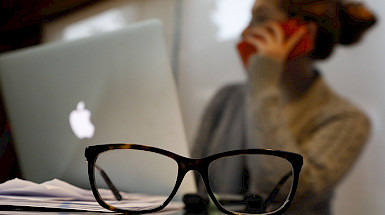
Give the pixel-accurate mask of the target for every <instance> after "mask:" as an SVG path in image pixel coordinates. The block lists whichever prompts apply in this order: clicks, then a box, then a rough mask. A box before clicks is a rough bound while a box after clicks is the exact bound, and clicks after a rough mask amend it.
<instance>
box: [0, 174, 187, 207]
mask: <svg viewBox="0 0 385 215" xmlns="http://www.w3.org/2000/svg"><path fill="white" fill-rule="evenodd" d="M102 192H106V193H111V192H110V191H109V190H104V191H102ZM123 195H124V197H125V198H130V199H132V201H130V205H132V206H131V207H133V208H134V207H138V206H142V205H147V204H150V202H151V201H154V200H156V199H157V198H159V197H156V196H147V195H142V194H131V193H124V194H123ZM111 198H112V199H113V198H114V197H113V196H112V195H111ZM131 202H132V203H131ZM121 204H124V203H121ZM5 205H6V206H19V207H38V208H52V209H71V210H81V211H92V212H111V211H109V210H107V209H104V208H103V207H101V206H100V205H99V204H98V203H97V202H96V200H95V198H94V196H93V194H92V191H91V190H86V189H82V188H79V187H76V186H73V185H71V184H68V183H66V182H64V181H61V180H59V179H53V180H51V181H47V182H44V183H41V184H37V183H34V182H31V181H26V180H22V179H18V178H16V179H13V180H9V181H7V182H5V183H3V184H0V209H1V207H2V206H3V207H4V206H5ZM125 207H127V204H125ZM183 208H184V204H183V203H182V202H171V203H170V204H169V205H168V206H167V207H166V208H165V209H164V210H162V212H167V213H170V212H173V211H181V210H183Z"/></svg>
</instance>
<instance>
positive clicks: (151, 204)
mask: <svg viewBox="0 0 385 215" xmlns="http://www.w3.org/2000/svg"><path fill="white" fill-rule="evenodd" d="M132 161H135V162H132ZM149 168H150V169H151V170H156V171H148V169H149ZM103 172H104V173H105V174H106V175H107V176H108V179H109V180H110V181H111V182H112V184H113V186H114V187H116V190H117V191H118V192H119V195H120V196H121V200H119V199H120V198H118V197H116V195H114V194H113V192H112V191H111V189H110V187H109V185H108V183H107V182H106V179H105V178H103V176H102V174H101V173H103ZM177 174H178V164H177V163H176V162H175V160H173V159H172V158H169V157H167V156H164V155H160V154H157V153H153V152H148V151H141V150H127V149H118V150H110V151H107V152H104V153H102V154H100V155H99V156H98V158H97V160H96V163H95V185H96V188H97V190H98V192H99V194H100V196H101V199H102V200H103V201H104V202H106V203H107V204H109V205H110V206H113V207H116V208H119V209H122V210H131V211H132V210H134V211H135V210H137V211H142V210H150V209H154V208H157V207H159V206H161V205H163V203H164V202H165V201H166V199H167V198H168V196H169V195H170V194H171V192H172V190H173V188H174V186H175V183H176V178H177ZM143 176H145V177H143ZM159 184H161V185H162V186H161V187H162V188H161V190H160V189H159ZM139 194H140V195H147V196H146V200H147V201H146V203H143V201H142V199H143V198H140V196H138V195H139Z"/></svg>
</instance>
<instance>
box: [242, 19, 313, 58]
mask: <svg viewBox="0 0 385 215" xmlns="http://www.w3.org/2000/svg"><path fill="white" fill-rule="evenodd" d="M281 25H282V28H283V30H284V32H285V35H286V37H288V36H290V35H292V34H293V33H294V32H295V31H296V30H297V29H298V28H299V27H300V26H301V25H303V24H300V23H299V21H298V20H296V19H289V20H287V21H285V22H283V23H281ZM313 40H314V39H313V37H312V36H311V35H310V33H309V32H307V33H306V34H305V35H304V36H303V37H302V39H301V40H300V41H299V42H298V44H297V45H296V46H295V47H294V49H293V50H292V51H291V52H290V54H289V56H288V59H289V60H290V59H293V58H295V57H298V56H301V55H303V54H306V53H309V52H310V51H311V50H313V48H314V44H313ZM237 49H238V52H239V54H240V56H241V59H242V62H243V64H244V65H245V66H246V65H247V64H248V59H249V57H250V55H252V54H254V53H256V52H257V50H256V48H255V47H254V46H253V45H251V44H250V43H248V42H246V41H244V40H243V41H241V42H239V43H238V45H237Z"/></svg>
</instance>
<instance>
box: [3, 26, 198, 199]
mask: <svg viewBox="0 0 385 215" xmlns="http://www.w3.org/2000/svg"><path fill="white" fill-rule="evenodd" d="M0 81H1V90H2V93H3V96H4V100H5V105H6V110H7V114H8V117H9V120H10V122H11V126H12V132H13V137H14V142H15V148H16V152H17V155H18V158H19V162H20V166H21V171H22V176H23V177H24V178H25V179H27V180H31V181H34V182H38V183H40V182H43V181H47V180H51V179H54V178H58V179H61V180H64V181H66V182H69V183H71V184H74V185H76V186H80V187H84V188H89V182H88V174H87V165H86V162H85V157H84V149H85V147H87V146H89V145H97V144H105V143H138V144H143V145H148V146H154V147H158V148H162V149H165V150H169V151H172V152H174V153H177V154H180V155H182V156H189V151H188V144H187V140H186V136H185V133H184V126H183V121H182V115H181V109H180V106H179V102H178V96H177V89H176V86H175V82H174V78H173V74H172V71H171V68H170V63H169V59H168V53H167V50H166V45H165V41H164V35H163V28H162V24H161V23H160V22H159V21H157V20H147V21H143V22H139V23H136V24H133V25H132V26H128V27H126V28H124V29H121V30H118V31H115V32H109V33H104V34H101V35H98V36H93V37H91V38H86V39H80V40H76V41H64V42H57V43H51V44H43V45H39V46H36V47H32V48H27V49H23V50H19V51H14V52H10V53H6V54H3V55H1V56H0ZM146 171H147V170H146ZM148 171H153V170H152V169H151V167H150V168H148ZM135 173H136V174H143V177H142V178H143V180H145V177H146V173H145V171H142V170H141V171H137V172H135ZM186 176H187V177H186V178H185V179H184V182H183V184H182V187H181V188H180V191H181V193H186V192H195V189H196V188H195V182H194V179H193V175H192V174H189V175H186ZM122 177H123V176H122ZM140 182H141V180H139V181H127V182H125V183H126V184H127V186H128V187H132V186H133V185H135V184H137V183H140ZM162 183H175V182H169V181H167V180H159V184H157V185H156V187H155V188H152V189H157V188H159V189H161V187H163V186H166V185H164V184H162Z"/></svg>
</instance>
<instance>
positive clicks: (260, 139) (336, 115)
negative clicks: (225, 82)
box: [193, 0, 375, 214]
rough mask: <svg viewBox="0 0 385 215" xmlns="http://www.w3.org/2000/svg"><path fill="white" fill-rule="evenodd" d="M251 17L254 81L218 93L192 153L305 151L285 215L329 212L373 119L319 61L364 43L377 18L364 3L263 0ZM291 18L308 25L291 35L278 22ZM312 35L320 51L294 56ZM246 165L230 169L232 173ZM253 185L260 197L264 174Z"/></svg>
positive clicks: (225, 185)
mask: <svg viewBox="0 0 385 215" xmlns="http://www.w3.org/2000/svg"><path fill="white" fill-rule="evenodd" d="M252 15H253V17H252V20H251V22H250V25H249V26H248V28H247V30H246V31H245V32H244V34H243V38H244V40H245V41H247V43H248V44H251V45H252V46H253V47H254V48H255V49H256V50H257V52H256V54H253V55H252V56H250V58H249V59H248V63H247V65H246V66H247V76H248V79H247V82H246V83H242V84H234V85H230V86H226V87H224V88H222V89H221V90H220V91H219V92H218V93H217V94H216V95H215V97H214V98H213V100H212V101H211V102H210V104H209V106H208V107H207V109H206V111H205V113H204V115H203V118H202V124H201V127H200V129H199V130H198V135H197V138H196V142H195V146H194V150H193V155H194V156H196V157H202V156H207V155H210V154H214V153H218V152H221V151H226V150H232V149H240V148H272V149H279V150H285V151H290V152H295V153H299V154H301V155H303V157H304V166H303V168H302V172H301V177H300V181H299V187H298V189H297V193H296V197H295V199H294V202H293V204H292V206H291V207H290V208H289V210H288V211H287V213H286V214H330V213H331V211H330V209H331V199H332V196H333V191H334V188H335V186H336V185H337V184H338V182H339V181H340V180H341V179H342V178H343V176H344V175H345V174H346V172H347V171H348V170H349V169H350V167H351V166H352V164H353V162H354V161H355V160H356V158H357V156H358V155H359V153H360V152H361V150H362V148H363V146H364V145H365V142H366V140H367V138H368V136H369V133H370V122H369V119H368V117H367V116H366V115H365V113H363V112H362V111H361V110H360V109H359V108H358V107H356V106H354V105H353V104H352V103H350V102H349V101H347V100H345V99H344V98H341V97H340V96H339V95H337V94H336V93H335V92H333V91H332V90H331V89H330V88H329V87H328V86H327V84H326V83H325V81H324V79H323V78H322V75H321V74H320V73H319V72H318V71H317V70H315V68H314V61H315V60H319V59H325V58H327V57H328V56H329V55H330V54H331V52H332V50H333V47H335V45H337V44H345V45H347V44H353V43H355V42H357V41H358V40H359V38H360V36H361V35H362V33H363V32H364V31H365V30H366V29H368V28H369V26H371V25H372V24H373V23H374V21H375V19H374V16H373V15H372V14H371V13H370V12H369V11H368V10H366V8H365V7H364V6H363V5H361V4H353V3H351V4H346V3H343V2H342V0H257V1H256V2H255V4H254V6H253V14H252ZM291 18H295V19H296V20H299V22H301V23H304V25H303V26H302V27H299V28H298V30H297V31H295V32H294V33H293V34H292V35H291V36H288V37H286V36H285V35H284V31H283V29H282V27H281V25H280V24H279V23H282V22H284V21H285V20H288V19H291ZM306 34H309V35H310V36H311V37H312V38H314V40H313V42H314V44H313V45H314V49H312V50H311V51H309V52H307V53H305V54H302V55H300V56H295V57H290V58H289V55H290V53H291V52H292V51H293V49H294V48H295V46H296V45H297V44H298V42H299V41H300V40H301V39H302V38H303V37H304V35H306ZM247 166H249V167H250V166H251V167H252V166H253V163H247ZM239 168H240V167H239V166H237V165H235V164H233V165H232V164H228V166H227V167H226V169H227V170H228V171H229V173H231V172H234V171H236V169H239ZM238 178H240V177H238ZM213 180H215V179H213ZM234 180H235V181H233V182H232V183H243V182H241V181H240V180H239V179H238V180H237V179H234ZM241 180H244V179H241ZM246 180H247V183H246V184H248V187H247V188H245V189H248V191H246V192H253V189H254V188H253V182H255V181H256V180H257V177H256V176H253V175H249V176H248V177H247V178H246ZM215 183H216V187H217V189H218V190H217V191H218V192H220V191H221V190H224V191H225V190H226V189H227V188H228V187H229V186H231V185H230V184H229V183H227V182H224V180H221V179H216V181H215ZM199 187H200V188H201V185H199Z"/></svg>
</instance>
